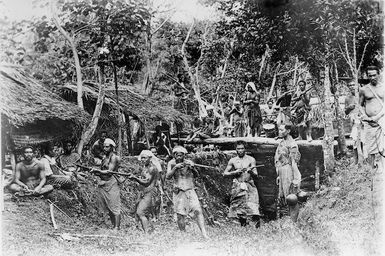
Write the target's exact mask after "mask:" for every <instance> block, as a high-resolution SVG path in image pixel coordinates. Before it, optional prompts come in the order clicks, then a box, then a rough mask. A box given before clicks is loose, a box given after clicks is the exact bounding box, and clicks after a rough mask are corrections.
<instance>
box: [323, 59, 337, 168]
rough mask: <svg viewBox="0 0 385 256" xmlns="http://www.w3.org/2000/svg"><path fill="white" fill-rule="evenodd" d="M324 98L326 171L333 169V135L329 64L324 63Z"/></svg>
mask: <svg viewBox="0 0 385 256" xmlns="http://www.w3.org/2000/svg"><path fill="white" fill-rule="evenodd" d="M323 85H324V99H325V104H324V106H325V124H324V130H325V135H324V139H323V145H322V148H323V152H324V166H325V170H326V171H327V172H332V171H333V170H334V165H335V159H334V147H333V142H334V135H333V112H332V109H331V105H332V102H331V99H332V95H331V91H330V78H329V65H328V64H326V65H325V80H324V84H323Z"/></svg>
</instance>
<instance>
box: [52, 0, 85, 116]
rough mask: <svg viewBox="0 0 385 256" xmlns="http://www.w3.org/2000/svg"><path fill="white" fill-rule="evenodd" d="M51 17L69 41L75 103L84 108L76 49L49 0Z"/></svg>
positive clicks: (81, 79)
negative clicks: (74, 70)
mask: <svg viewBox="0 0 385 256" xmlns="http://www.w3.org/2000/svg"><path fill="white" fill-rule="evenodd" d="M50 6H51V12H52V18H53V21H54V23H55V26H56V27H57V29H58V30H59V32H60V33H61V34H62V35H63V36H64V38H65V39H66V40H67V41H68V42H69V44H70V46H71V50H72V54H73V55H74V60H75V69H76V84H77V103H78V106H79V107H80V108H81V109H84V106H83V98H82V97H83V78H82V70H81V66H80V60H79V55H78V51H77V50H76V43H75V40H74V39H73V38H72V37H71V36H70V35H69V34H68V33H67V31H65V30H64V28H63V27H62V26H61V25H60V20H59V17H58V16H57V14H56V12H55V8H54V3H53V0H51V1H50Z"/></svg>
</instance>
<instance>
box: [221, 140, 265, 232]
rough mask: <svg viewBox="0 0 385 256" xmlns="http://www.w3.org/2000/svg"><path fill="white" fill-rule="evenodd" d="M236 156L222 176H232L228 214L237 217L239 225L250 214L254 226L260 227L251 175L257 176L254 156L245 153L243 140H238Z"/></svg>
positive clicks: (256, 198) (257, 204) (244, 224)
mask: <svg viewBox="0 0 385 256" xmlns="http://www.w3.org/2000/svg"><path fill="white" fill-rule="evenodd" d="M236 151H237V156H236V157H233V158H231V159H230V161H229V163H228V164H227V167H226V169H225V171H224V173H223V176H225V177H226V176H227V177H233V178H234V179H233V186H232V188H231V199H230V200H231V202H230V209H229V214H228V216H229V217H230V218H238V220H239V222H240V223H241V226H246V224H247V217H248V216H251V218H252V221H254V222H255V227H256V228H259V227H260V225H261V224H260V217H259V215H260V213H259V195H258V190H257V187H256V186H255V184H254V180H253V177H252V176H258V172H257V167H256V162H255V159H254V157H252V156H248V155H246V154H245V142H243V141H238V142H237V146H236Z"/></svg>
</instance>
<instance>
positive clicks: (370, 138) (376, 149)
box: [359, 66, 385, 229]
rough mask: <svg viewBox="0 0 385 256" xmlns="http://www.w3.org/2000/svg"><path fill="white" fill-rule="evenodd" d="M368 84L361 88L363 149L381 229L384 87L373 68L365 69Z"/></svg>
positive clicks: (383, 160)
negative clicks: (370, 168) (368, 167)
mask: <svg viewBox="0 0 385 256" xmlns="http://www.w3.org/2000/svg"><path fill="white" fill-rule="evenodd" d="M367 75H368V78H369V79H370V83H369V84H367V85H365V86H364V87H363V88H361V90H360V93H359V96H360V98H359V99H360V100H359V101H360V105H361V106H362V107H363V108H364V111H365V113H366V115H367V117H365V118H363V121H364V134H365V135H364V139H363V142H364V149H365V151H366V152H367V154H368V155H369V161H370V163H371V165H372V168H373V187H372V193H373V194H372V198H373V203H372V205H373V210H374V215H375V216H374V217H375V219H376V222H377V224H378V227H379V228H380V229H381V227H382V224H383V223H382V219H383V218H382V217H381V216H382V205H383V204H382V200H383V199H382V192H383V189H382V186H383V184H382V183H383V171H384V168H385V164H384V162H385V157H384V154H385V150H384V144H385V106H384V98H385V86H384V85H383V83H380V81H379V70H378V68H377V67H375V66H370V67H368V68H367Z"/></svg>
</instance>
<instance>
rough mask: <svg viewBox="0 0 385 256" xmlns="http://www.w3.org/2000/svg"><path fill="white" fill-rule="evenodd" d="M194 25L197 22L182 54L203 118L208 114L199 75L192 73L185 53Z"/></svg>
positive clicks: (200, 115) (184, 45)
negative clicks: (202, 96) (201, 91)
mask: <svg viewBox="0 0 385 256" xmlns="http://www.w3.org/2000/svg"><path fill="white" fill-rule="evenodd" d="M194 24H195V20H194V21H193V22H192V23H191V26H190V29H189V30H188V32H187V35H186V38H185V40H184V41H183V44H182V47H181V53H182V57H183V63H184V65H185V68H186V69H187V73H188V75H189V77H190V80H191V83H192V88H193V90H194V96H195V99H196V100H197V101H198V110H199V117H203V116H207V112H206V108H205V105H204V103H203V100H202V98H201V93H200V88H199V83H198V79H197V78H198V74H197V73H196V74H195V75H196V76H194V75H193V73H192V72H191V68H190V65H189V64H188V60H187V56H186V52H185V48H186V44H187V42H188V40H189V38H190V35H191V32H192V30H193V28H194ZM201 56H202V55H201ZM199 59H200V58H199ZM197 62H198V64H197V68H196V72H198V65H199V60H198V61H197Z"/></svg>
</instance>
